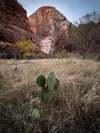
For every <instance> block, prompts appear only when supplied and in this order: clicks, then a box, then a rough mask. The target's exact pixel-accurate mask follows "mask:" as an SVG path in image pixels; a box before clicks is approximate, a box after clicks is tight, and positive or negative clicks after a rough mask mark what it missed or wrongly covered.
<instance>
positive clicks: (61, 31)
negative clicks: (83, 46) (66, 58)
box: [29, 7, 71, 54]
mask: <svg viewBox="0 0 100 133" xmlns="http://www.w3.org/2000/svg"><path fill="white" fill-rule="evenodd" d="M29 25H30V30H31V33H32V34H31V40H32V41H33V42H35V43H37V44H38V45H39V46H40V49H41V51H42V52H44V53H47V54H48V53H50V52H52V51H54V50H55V49H56V48H58V49H59V48H60V45H61V44H60V42H62V46H61V49H65V45H67V44H64V45H63V41H62V40H64V39H65V38H66V37H68V32H69V29H70V26H71V23H70V22H69V21H68V20H67V19H66V18H65V17H64V16H63V15H62V14H61V13H60V12H59V11H57V10H56V9H55V8H54V7H41V8H40V9H38V10H37V11H36V12H35V13H34V14H32V15H31V16H30V17H29ZM56 46H57V47H56ZM61 49H60V50H61Z"/></svg>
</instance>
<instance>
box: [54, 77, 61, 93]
mask: <svg viewBox="0 0 100 133" xmlns="http://www.w3.org/2000/svg"><path fill="white" fill-rule="evenodd" d="M59 86H60V82H59V80H58V79H57V78H56V83H55V87H54V90H55V91H57V90H58V88H59Z"/></svg>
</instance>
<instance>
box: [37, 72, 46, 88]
mask: <svg viewBox="0 0 100 133" xmlns="http://www.w3.org/2000/svg"><path fill="white" fill-rule="evenodd" d="M36 83H37V85H39V86H40V87H44V86H45V83H46V78H45V76H43V75H40V76H38V77H37V80H36Z"/></svg>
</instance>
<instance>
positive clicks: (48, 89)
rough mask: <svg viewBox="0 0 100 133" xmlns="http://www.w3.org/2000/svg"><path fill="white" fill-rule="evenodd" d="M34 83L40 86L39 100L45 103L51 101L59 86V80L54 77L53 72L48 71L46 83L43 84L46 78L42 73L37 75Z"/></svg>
mask: <svg viewBox="0 0 100 133" xmlns="http://www.w3.org/2000/svg"><path fill="white" fill-rule="evenodd" d="M36 83H37V85H39V86H40V87H42V90H41V100H42V101H44V102H46V103H48V102H49V103H50V102H51V101H53V100H54V98H55V95H56V91H57V89H58V88H59V86H60V83H59V80H58V79H57V78H56V77H55V74H54V72H50V74H49V76H48V78H47V85H45V83H46V78H45V76H43V75H40V76H38V78H37V81H36Z"/></svg>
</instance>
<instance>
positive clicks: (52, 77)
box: [47, 72, 56, 91]
mask: <svg viewBox="0 0 100 133" xmlns="http://www.w3.org/2000/svg"><path fill="white" fill-rule="evenodd" d="M55 83H56V78H55V75H54V72H50V74H49V76H48V78H47V86H48V89H49V90H51V91H52V90H53V89H54V86H55Z"/></svg>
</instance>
